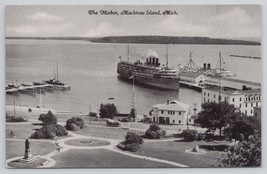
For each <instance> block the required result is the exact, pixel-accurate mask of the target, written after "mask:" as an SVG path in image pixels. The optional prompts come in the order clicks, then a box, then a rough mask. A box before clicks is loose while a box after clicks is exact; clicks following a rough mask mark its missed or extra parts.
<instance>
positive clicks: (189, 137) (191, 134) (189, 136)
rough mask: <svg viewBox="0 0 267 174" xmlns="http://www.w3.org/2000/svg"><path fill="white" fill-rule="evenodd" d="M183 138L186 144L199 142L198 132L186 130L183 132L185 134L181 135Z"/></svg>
mask: <svg viewBox="0 0 267 174" xmlns="http://www.w3.org/2000/svg"><path fill="white" fill-rule="evenodd" d="M181 136H182V137H183V138H184V140H185V141H186V142H191V141H196V140H197V138H198V133H197V131H196V130H190V129H188V130H187V129H186V130H183V132H182V133H181Z"/></svg>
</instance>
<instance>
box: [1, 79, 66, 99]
mask: <svg viewBox="0 0 267 174" xmlns="http://www.w3.org/2000/svg"><path fill="white" fill-rule="evenodd" d="M54 90H58V91H65V90H70V87H69V86H65V85H64V86H62V85H53V84H43V83H36V82H34V83H33V84H32V85H28V84H21V85H19V86H14V87H6V94H27V95H32V96H35V94H36V93H39V94H40V93H41V94H44V93H46V92H53V91H54Z"/></svg>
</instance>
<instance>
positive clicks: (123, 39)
mask: <svg viewBox="0 0 267 174" xmlns="http://www.w3.org/2000/svg"><path fill="white" fill-rule="evenodd" d="M6 39H18V40H19V39H30V40H75V41H89V42H96V43H132V44H202V45H251V46H260V45H261V43H260V42H257V41H246V40H241V39H221V38H209V37H178V36H109V37H6Z"/></svg>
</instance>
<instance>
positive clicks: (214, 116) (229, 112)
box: [198, 102, 239, 135]
mask: <svg viewBox="0 0 267 174" xmlns="http://www.w3.org/2000/svg"><path fill="white" fill-rule="evenodd" d="M238 114H239V113H237V112H235V108H234V105H230V104H229V103H227V102H221V103H215V102H210V103H203V104H202V111H201V112H200V113H199V114H198V123H200V124H201V126H202V127H203V128H208V129H213V130H216V129H219V130H220V135H221V134H222V129H223V128H224V127H226V126H227V125H228V124H229V122H230V118H231V117H234V116H235V115H238Z"/></svg>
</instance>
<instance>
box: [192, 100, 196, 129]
mask: <svg viewBox="0 0 267 174" xmlns="http://www.w3.org/2000/svg"><path fill="white" fill-rule="evenodd" d="M193 110H194V126H195V130H197V127H196V112H197V104H196V103H194V109H193Z"/></svg>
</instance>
